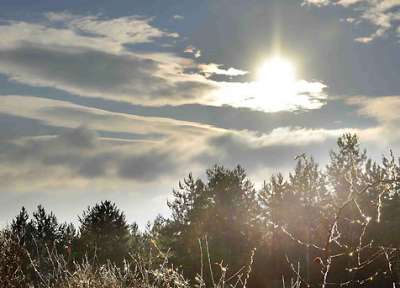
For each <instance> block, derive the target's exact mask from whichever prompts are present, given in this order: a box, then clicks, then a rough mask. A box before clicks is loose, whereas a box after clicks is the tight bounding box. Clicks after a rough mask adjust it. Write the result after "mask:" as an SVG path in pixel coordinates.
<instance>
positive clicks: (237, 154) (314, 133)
mask: <svg viewBox="0 0 400 288" xmlns="http://www.w3.org/2000/svg"><path fill="white" fill-rule="evenodd" d="M347 131H350V130H347V129H339V130H325V129H315V130H314V129H305V128H296V127H294V128H290V127H282V128H276V129H274V130H273V131H272V132H271V133H268V134H260V133H254V132H249V131H246V130H244V131H240V132H238V131H229V132H226V133H222V134H220V135H216V136H214V137H210V138H209V140H208V145H209V146H210V149H209V151H208V153H206V154H205V155H201V158H200V159H199V160H200V161H201V162H203V163H206V164H207V165H211V164H213V163H215V162H216V163H219V164H224V165H229V166H231V167H232V166H234V165H237V164H240V165H243V166H244V167H245V168H246V169H248V170H249V171H250V172H258V171H259V170H265V169H269V170H272V169H273V170H275V169H282V170H288V169H290V168H291V167H293V164H294V158H295V157H296V156H297V155H299V154H302V153H308V154H311V155H313V156H316V157H317V158H318V159H320V160H324V159H325V158H326V156H327V151H328V150H329V148H330V147H332V146H333V144H334V141H335V140H336V139H337V137H339V136H340V135H341V134H343V133H344V132H347Z"/></svg>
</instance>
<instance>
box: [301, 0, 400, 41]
mask: <svg viewBox="0 0 400 288" xmlns="http://www.w3.org/2000/svg"><path fill="white" fill-rule="evenodd" d="M303 4H309V5H315V6H319V7H321V6H328V5H338V6H343V7H346V8H349V9H352V10H353V11H354V13H356V14H357V18H358V20H360V21H364V22H366V23H368V24H372V25H373V26H374V27H375V31H374V32H373V33H371V34H369V35H366V36H360V37H357V38H356V39H355V40H356V41H358V42H361V43H368V42H371V41H372V40H374V39H376V38H380V37H383V36H384V35H386V34H388V33H395V35H397V36H399V35H400V30H399V21H400V10H399V9H398V8H399V7H400V1H399V0H305V1H304V2H303ZM351 22H354V21H351Z"/></svg>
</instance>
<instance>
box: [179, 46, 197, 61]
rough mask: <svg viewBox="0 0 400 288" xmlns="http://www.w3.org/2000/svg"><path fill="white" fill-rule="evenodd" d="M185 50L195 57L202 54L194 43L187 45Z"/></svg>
mask: <svg viewBox="0 0 400 288" xmlns="http://www.w3.org/2000/svg"><path fill="white" fill-rule="evenodd" d="M183 52H184V53H188V54H192V55H193V56H194V57H195V58H199V57H200V56H201V50H200V49H197V48H196V47H194V46H192V45H189V46H187V47H186V48H185V50H183Z"/></svg>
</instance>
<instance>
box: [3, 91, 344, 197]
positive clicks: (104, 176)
mask: <svg viewBox="0 0 400 288" xmlns="http://www.w3.org/2000/svg"><path fill="white" fill-rule="evenodd" d="M0 97H1V101H2V106H1V107H0V115H5V116H6V117H4V116H3V117H0V127H2V126H3V124H4V123H3V122H1V121H2V120H4V119H5V121H8V120H7V119H16V118H17V117H18V118H22V119H25V120H27V121H29V120H30V121H31V123H32V125H33V126H32V125H30V126H20V127H21V128H22V130H21V131H19V134H18V135H17V136H18V137H10V138H9V139H8V138H2V139H0V162H1V163H2V164H3V165H2V167H1V168H0V180H1V181H2V184H3V187H7V189H13V190H14V191H32V190H43V189H44V190H48V189H54V190H57V189H61V188H63V189H67V188H68V189H72V188H74V189H87V188H88V187H97V186H99V187H113V188H112V189H115V188H116V187H120V186H121V185H131V186H132V187H135V186H137V185H142V184H143V183H148V182H152V183H154V182H155V181H167V180H168V181H176V179H179V178H180V177H182V176H183V175H185V173H187V172H189V171H194V172H196V171H203V170H204V169H205V168H207V167H209V166H210V165H212V164H214V163H219V164H223V165H228V166H232V165H236V164H238V163H239V164H243V165H244V166H245V167H246V168H248V169H249V171H257V169H272V168H274V167H275V166H279V167H283V166H287V167H289V166H291V165H292V164H293V157H294V156H296V155H297V154H300V153H302V152H311V151H312V149H316V148H318V147H322V146H323V145H325V144H326V143H328V142H329V141H330V140H331V139H334V138H336V137H337V136H338V135H339V134H340V133H342V132H343V130H324V129H315V130H312V129H303V128H296V127H292V128H289V127H286V128H277V129H274V130H273V131H272V132H270V133H267V134H264V133H255V132H250V131H247V130H242V131H229V130H226V129H221V128H215V127H212V126H209V125H201V124H198V123H193V122H187V121H177V120H171V119H161V118H155V117H143V116H136V115H129V114H123V113H113V112H108V111H104V110H100V109H95V108H89V107H83V106H79V105H75V104H71V103H68V102H64V101H56V100H49V99H42V98H37V97H29V96H16V95H14V96H13V95H10V96H0ZM21 103H24V105H21ZM7 117H8V118H7ZM10 117H11V118H10ZM81 123H85V126H82V125H81ZM38 127H46V129H44V130H42V133H39V134H34V135H32V134H31V133H30V130H32V129H34V130H37V131H39V129H37V128H38ZM41 129H43V128H41ZM0 130H2V129H0ZM327 141H328V142H327ZM332 141H333V140H332ZM321 150H326V147H325V148H324V149H322V148H321ZM28 183H29V185H28Z"/></svg>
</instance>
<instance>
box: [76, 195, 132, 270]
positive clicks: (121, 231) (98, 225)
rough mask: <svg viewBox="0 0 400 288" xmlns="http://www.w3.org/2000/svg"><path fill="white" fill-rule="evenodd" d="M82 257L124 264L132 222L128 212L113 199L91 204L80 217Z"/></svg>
mask: <svg viewBox="0 0 400 288" xmlns="http://www.w3.org/2000/svg"><path fill="white" fill-rule="evenodd" d="M79 222H80V225H81V226H80V229H79V234H80V236H79V248H80V251H81V254H82V255H81V257H83V256H88V257H89V258H94V259H96V261H98V262H99V263H106V262H107V261H111V262H114V263H116V264H122V261H123V260H124V258H127V257H128V253H129V239H130V237H129V236H130V233H129V225H128V224H127V223H126V220H125V215H124V213H123V212H121V211H120V210H119V209H118V208H117V206H116V205H115V204H114V203H112V202H110V201H102V202H100V203H98V204H96V205H95V206H93V207H88V208H87V210H86V211H84V212H83V214H82V216H81V217H79Z"/></svg>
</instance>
